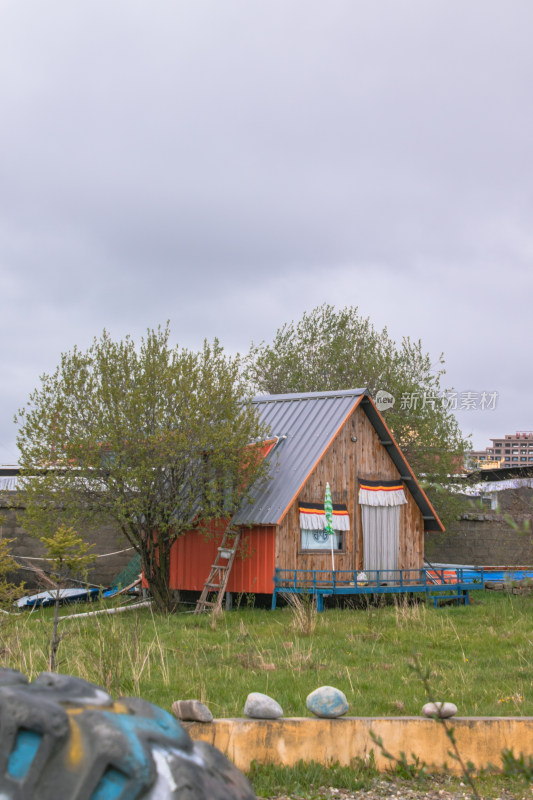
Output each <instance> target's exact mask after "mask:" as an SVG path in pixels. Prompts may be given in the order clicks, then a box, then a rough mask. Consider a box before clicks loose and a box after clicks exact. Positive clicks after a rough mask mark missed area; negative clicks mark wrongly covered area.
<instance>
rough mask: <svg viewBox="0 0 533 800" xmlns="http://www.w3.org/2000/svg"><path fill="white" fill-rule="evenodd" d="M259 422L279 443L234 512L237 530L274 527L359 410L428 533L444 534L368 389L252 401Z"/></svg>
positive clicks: (308, 393) (288, 395)
mask: <svg viewBox="0 0 533 800" xmlns="http://www.w3.org/2000/svg"><path fill="white" fill-rule="evenodd" d="M253 403H254V405H255V406H256V407H257V410H258V411H259V415H260V419H261V422H263V423H265V424H266V425H268V427H269V429H270V432H271V434H272V436H274V437H276V438H277V439H278V442H277V444H276V446H275V447H274V448H273V449H272V450H271V451H270V452H269V454H268V455H267V459H268V461H269V464H270V469H269V477H268V479H266V480H263V481H260V482H259V483H258V484H257V485H256V486H255V487H254V488H253V490H252V493H251V502H247V503H245V504H244V505H243V507H242V508H241V509H240V510H239V511H238V512H237V514H236V515H235V517H234V523H235V524H239V525H278V524H279V523H280V522H281V521H282V519H283V517H284V516H285V513H286V512H287V511H288V509H289V507H290V506H291V504H292V502H293V501H294V500H295V498H296V497H297V496H298V494H299V493H300V491H301V490H302V488H303V486H304V484H305V482H306V480H307V478H308V477H309V475H310V473H311V472H312V471H313V469H314V468H315V466H316V465H317V464H318V462H319V461H320V459H321V458H322V456H323V455H324V453H325V452H326V450H327V448H328V447H329V445H330V444H331V442H332V441H333V439H334V438H335V436H336V435H337V433H338V432H339V431H340V429H341V428H342V426H343V425H344V423H345V422H346V420H347V419H348V417H349V416H350V415H351V413H352V412H353V410H354V409H355V408H356V406H358V405H359V404H361V407H362V408H363V410H364V411H365V413H366V415H367V417H368V419H369V420H370V422H371V424H372V425H373V427H374V429H375V431H376V432H377V434H378V436H379V438H380V441H381V442H382V445H383V447H385V448H386V450H387V452H388V454H389V455H390V457H391V459H392V461H393V463H394V465H395V466H396V468H397V470H398V472H399V473H400V476H401V477H402V480H404V481H405V485H406V488H407V489H408V491H409V492H410V493H411V494H412V495H413V498H414V500H415V502H416V503H417V505H418V507H419V508H420V510H421V512H422V515H423V517H424V527H425V529H426V530H432V531H442V530H444V528H443V526H442V523H441V521H440V520H439V518H438V516H437V514H436V512H435V510H434V508H433V506H432V505H431V503H430V502H429V500H428V498H427V497H426V494H425V492H424V491H423V489H422V487H421V486H420V484H419V483H418V481H417V480H416V478H415V476H414V473H413V471H412V470H411V468H410V467H409V465H408V463H407V461H406V459H405V457H404V455H403V454H402V452H401V450H400V449H399V447H398V445H397V444H396V442H395V441H394V437H393V436H392V434H391V432H390V430H389V428H388V427H387V424H386V423H385V420H384V419H383V417H382V416H381V414H380V413H379V411H378V409H377V408H376V406H375V405H374V403H373V401H372V398H371V397H370V394H369V392H368V391H367V390H366V389H348V390H345V391H338V392H307V393H303V394H274V395H266V396H263V397H256V398H255V399H254V400H253Z"/></svg>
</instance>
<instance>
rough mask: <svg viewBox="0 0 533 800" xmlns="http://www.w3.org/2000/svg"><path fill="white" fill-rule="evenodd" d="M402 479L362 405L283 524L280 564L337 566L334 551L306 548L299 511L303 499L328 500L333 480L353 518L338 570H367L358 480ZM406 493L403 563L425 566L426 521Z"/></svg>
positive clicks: (278, 552) (402, 520) (339, 554)
mask: <svg viewBox="0 0 533 800" xmlns="http://www.w3.org/2000/svg"><path fill="white" fill-rule="evenodd" d="M354 439H355V441H354ZM401 477H402V476H401V475H400V473H399V471H398V468H397V467H396V466H395V464H394V462H393V460H392V458H391V457H390V455H389V453H388V452H387V450H386V448H385V446H384V445H383V444H382V443H381V440H380V437H379V435H378V433H377V432H376V430H375V429H374V427H373V425H372V423H371V422H370V420H369V418H368V416H367V415H366V413H365V411H364V410H363V408H362V407H361V405H358V406H357V407H356V408H355V409H354V410H353V411H352V413H351V414H350V415H349V417H348V419H347V420H346V421H345V423H344V424H343V426H342V428H341V430H340V431H339V432H338V433H337V435H336V436H335V438H334V439H333V441H332V442H331V444H330V445H329V447H328V448H327V450H326V452H325V453H324V454H323V456H322V458H321V459H320V461H319V462H318V463H317V464H316V465H315V467H314V469H313V470H312V471H311V473H310V474H309V476H308V478H307V480H306V482H305V484H304V485H303V487H302V488H301V490H300V492H299V494H298V496H297V497H296V498H295V499H294V501H293V502H292V503H291V506H290V508H289V509H288V511H287V513H286V514H285V517H284V518H283V520H282V522H281V524H280V525H279V527H278V535H277V541H276V567H278V568H280V569H306V570H313V569H314V570H330V569H331V553H330V551H323V552H317V551H313V550H303V549H302V547H301V528H300V515H299V503H300V502H319V503H320V502H321V503H323V501H324V495H325V490H326V483H329V484H330V488H331V494H332V499H333V502H334V503H343V504H345V505H346V508H347V511H348V516H349V519H350V529H349V531H347V532H346V533H345V534H344V535H343V547H342V550H335V569H337V570H360V569H362V568H363V528H362V518H361V507H360V505H359V501H358V492H359V481H358V479H359V478H366V479H371V480H399V479H400V478H401ZM405 496H406V499H407V504H406V505H404V506H402V507H401V510H400V552H399V567H400V569H413V568H418V567H421V566H422V563H423V535H424V520H423V517H422V513H421V511H420V508H419V507H418V505H417V503H416V502H415V499H414V498H413V496H412V494H411V493H410V492H409V491H408V490H407V489H406V491H405Z"/></svg>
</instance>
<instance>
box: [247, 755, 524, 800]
mask: <svg viewBox="0 0 533 800" xmlns="http://www.w3.org/2000/svg"><path fill="white" fill-rule="evenodd" d="M248 777H249V778H250V780H251V782H252V784H253V787H254V790H255V792H256V794H257V796H258V797H267V798H274V797H279V796H281V795H282V796H284V797H290V798H291V800H331V798H332V797H335V794H333V793H331V791H329V789H330V787H334V788H335V789H337V790H341V791H342V790H345V791H357V790H360V791H361V790H362V791H370V790H372V789H374V790H375V789H378V790H380V795H379V796H380V797H401V796H403V792H402V788H407V787H408V788H409V789H415V790H418V791H419V792H420V796H422V797H423V796H425V795H426V793H427V794H428V795H429V794H430V793H431V796H432V797H434V796H436V795H438V794H439V793H441V792H442V791H444V792H446V793H450V794H451V793H453V796H455V797H461V798H464V797H471V793H470V791H469V790H468V789H467V788H466V787H465V784H464V780H462V778H461V777H459V776H455V775H449V774H438V775H431V774H428V773H425V772H424V771H419V772H418V774H417V775H415V776H413V775H406V774H405V770H404V769H403V768H400V769H395V770H391V771H390V772H385V773H378V772H377V771H376V770H375V769H374V768H373V766H372V765H368V764H363V763H362V762H361V761H360V760H357V759H356V760H354V761H353V763H352V764H351V765H350V766H344V767H343V766H340V765H339V764H332V765H331V766H329V767H325V766H323V765H321V764H316V763H313V762H311V763H304V762H299V763H298V764H296V765H295V766H294V767H280V766H266V765H259V764H253V765H252V768H251V770H250V772H249V773H248ZM475 784H476V790H477V792H478V794H479V795H480V797H482V798H498V800H504V798H505V799H506V800H507V798H513V800H518V798H526V797H531V791H530V786H529V785H528V782H527V781H525V780H523V779H521V778H517V777H512V776H504V775H497V774H488V773H486V774H482V775H479V776H478V777H477V778H476V779H475ZM387 788H388V791H387ZM342 796H344V795H341V797H342ZM448 796H450V795H449V794H448Z"/></svg>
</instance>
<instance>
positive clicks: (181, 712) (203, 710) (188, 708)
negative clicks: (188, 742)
mask: <svg viewBox="0 0 533 800" xmlns="http://www.w3.org/2000/svg"><path fill="white" fill-rule="evenodd" d="M172 713H173V714H174V716H175V717H177V719H181V720H182V721H183V722H213V715H212V713H211V712H210V711H209V709H208V707H207V706H206V705H204V704H203V703H201V702H200V701H199V700H176V702H175V703H172Z"/></svg>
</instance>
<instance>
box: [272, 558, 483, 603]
mask: <svg viewBox="0 0 533 800" xmlns="http://www.w3.org/2000/svg"><path fill="white" fill-rule="evenodd" d="M361 573H362V570H358V571H357V570H335V571H332V570H298V569H276V571H275V573H274V592H273V595H272V608H273V609H274V608H276V600H277V595H278V594H281V595H283V594H311V595H313V596H314V597H315V598H316V604H317V609H318V611H323V610H324V598H325V597H335V596H340V595H362V594H364V595H380V594H420V593H425V595H426V601H427V602H428V603H429V602H433V605H434V606H438V605H439V602H444V601H449V600H453V601H455V602H456V603H457V605H460V604H462V603H463V604H464V605H468V604H469V603H470V597H469V592H471V591H474V590H477V589H483V588H484V585H485V580H484V575H483V573H481V577H480V578H477V579H473V578H472V577H471V576H470V575H468V574H466V573H467V571H466V570H462V569H453V570H450V569H434V568H433V569H426V568H423V569H397V570H392V569H388V570H366V571H365V573H364V574H365V579H362V575H361Z"/></svg>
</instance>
